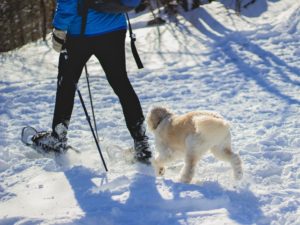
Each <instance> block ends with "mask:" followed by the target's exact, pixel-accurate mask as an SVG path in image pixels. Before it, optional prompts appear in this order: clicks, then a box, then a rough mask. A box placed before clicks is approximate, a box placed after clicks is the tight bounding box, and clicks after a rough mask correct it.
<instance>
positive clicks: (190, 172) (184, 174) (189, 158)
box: [179, 153, 199, 183]
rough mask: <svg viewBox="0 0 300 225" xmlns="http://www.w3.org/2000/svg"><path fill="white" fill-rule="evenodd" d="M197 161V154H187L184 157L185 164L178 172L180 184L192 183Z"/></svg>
mask: <svg viewBox="0 0 300 225" xmlns="http://www.w3.org/2000/svg"><path fill="white" fill-rule="evenodd" d="M198 161H199V156H198V155H197V154H194V153H188V154H187V155H186V156H185V163H184V166H183V168H182V170H181V172H180V179H179V181H180V182H183V183H190V182H191V181H192V179H193V177H194V174H195V170H196V166H197V163H198Z"/></svg>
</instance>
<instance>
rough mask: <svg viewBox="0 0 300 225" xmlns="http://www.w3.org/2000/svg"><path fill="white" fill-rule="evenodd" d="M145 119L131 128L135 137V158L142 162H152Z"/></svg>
mask: <svg viewBox="0 0 300 225" xmlns="http://www.w3.org/2000/svg"><path fill="white" fill-rule="evenodd" d="M143 122H144V121H141V122H139V123H137V124H136V125H135V126H134V127H132V129H131V134H132V137H133V139H134V150H135V152H134V158H135V159H136V160H137V161H138V162H141V163H145V164H150V159H151V156H152V152H151V151H150V146H149V143H148V139H149V138H148V137H147V135H146V129H145V126H144V124H143Z"/></svg>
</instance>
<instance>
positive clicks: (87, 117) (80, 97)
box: [76, 85, 108, 172]
mask: <svg viewBox="0 0 300 225" xmlns="http://www.w3.org/2000/svg"><path fill="white" fill-rule="evenodd" d="M76 91H77V93H78V96H79V99H80V102H81V105H82V107H83V110H84V113H85V116H86V119H87V121H88V123H89V125H90V128H91V131H92V133H93V137H94V139H95V142H96V145H97V149H98V152H99V154H100V157H101V160H102V163H103V166H104V169H105V171H106V172H108V169H107V166H106V163H105V160H104V158H103V155H102V152H101V149H100V145H99V142H98V140H97V137H96V134H95V131H94V129H93V126H92V123H91V118H90V117H89V114H88V112H87V109H86V107H85V104H84V101H83V98H82V95H81V93H80V91H79V88H78V86H77V85H76Z"/></svg>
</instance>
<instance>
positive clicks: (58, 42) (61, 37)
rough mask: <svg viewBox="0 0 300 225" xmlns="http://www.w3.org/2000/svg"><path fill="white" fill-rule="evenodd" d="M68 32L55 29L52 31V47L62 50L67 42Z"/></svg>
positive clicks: (58, 50)
mask: <svg viewBox="0 0 300 225" xmlns="http://www.w3.org/2000/svg"><path fill="white" fill-rule="evenodd" d="M66 36H67V32H66V31H64V30H58V29H55V28H54V29H53V31H52V47H53V49H54V50H55V51H57V52H60V51H61V49H62V46H63V44H64V43H65V40H66Z"/></svg>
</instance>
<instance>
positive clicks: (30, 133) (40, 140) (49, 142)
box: [21, 126, 78, 153]
mask: <svg viewBox="0 0 300 225" xmlns="http://www.w3.org/2000/svg"><path fill="white" fill-rule="evenodd" d="M21 140H22V142H23V143H24V144H25V145H26V146H29V147H31V148H33V149H35V150H36V151H38V152H40V153H50V152H55V153H65V152H66V151H67V150H68V149H73V150H75V151H76V152H78V150H76V149H74V148H73V147H71V146H70V145H67V138H66V137H65V136H63V138H59V137H58V136H57V135H55V134H54V133H53V132H51V131H42V132H38V131H37V130H36V129H34V128H33V127H30V126H28V127H24V128H23V130H22V134H21Z"/></svg>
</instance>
